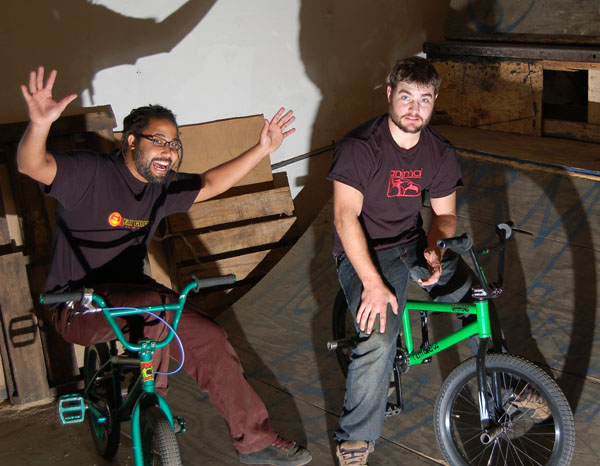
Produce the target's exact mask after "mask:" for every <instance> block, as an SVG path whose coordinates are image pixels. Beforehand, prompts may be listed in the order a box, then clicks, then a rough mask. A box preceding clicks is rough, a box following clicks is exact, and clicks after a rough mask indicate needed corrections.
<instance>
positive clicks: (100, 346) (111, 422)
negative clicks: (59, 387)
mask: <svg viewBox="0 0 600 466" xmlns="http://www.w3.org/2000/svg"><path fill="white" fill-rule="evenodd" d="M109 359H110V351H109V349H108V344H107V343H97V344H95V345H91V346H87V347H86V348H85V351H84V366H83V373H84V381H85V384H86V386H88V384H89V383H90V382H91V378H92V377H93V375H94V373H95V372H96V370H97V369H98V368H99V367H100V366H102V365H103V364H104V363H105V362H106V361H108V360H109ZM111 381H112V377H109V376H107V377H106V378H102V380H101V381H100V382H99V383H97V384H93V385H92V388H91V389H90V390H88V392H87V396H88V397H92V398H94V399H93V400H90V401H91V402H94V403H97V404H103V403H105V405H106V421H105V422H102V423H98V422H97V420H96V419H95V417H94V415H93V413H92V411H91V410H88V414H87V417H88V424H89V427H90V433H91V435H92V439H93V440H94V445H95V446H96V450H97V451H98V453H99V454H100V456H102V457H104V458H106V459H112V458H114V456H115V455H116V454H117V451H118V449H119V445H120V443H121V423H120V421H118V420H116V419H115V417H114V416H113V414H114V413H115V412H116V408H117V405H116V399H115V396H116V394H115V388H114V385H113V384H112V383H111ZM102 385H103V386H104V394H99V393H98V391H97V390H96V388H98V387H99V386H102Z"/></svg>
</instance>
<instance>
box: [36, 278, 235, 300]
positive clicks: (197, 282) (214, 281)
mask: <svg viewBox="0 0 600 466" xmlns="http://www.w3.org/2000/svg"><path fill="white" fill-rule="evenodd" d="M236 280H237V278H236V276H235V275H234V274H232V273H230V274H228V275H223V276H220V277H209V278H197V277H195V276H193V277H192V281H191V282H190V283H189V284H188V285H187V286H186V287H185V288H186V290H187V291H186V292H185V294H186V295H187V293H188V292H189V291H193V292H194V293H198V292H199V291H200V290H201V289H202V288H211V287H213V286H222V285H232V284H233V283H235V282H236ZM188 287H189V289H187V288H188ZM92 293H93V290H79V291H67V292H64V293H43V294H41V295H40V303H42V304H59V303H66V302H69V301H83V299H84V298H85V296H86V294H88V295H89V294H92Z"/></svg>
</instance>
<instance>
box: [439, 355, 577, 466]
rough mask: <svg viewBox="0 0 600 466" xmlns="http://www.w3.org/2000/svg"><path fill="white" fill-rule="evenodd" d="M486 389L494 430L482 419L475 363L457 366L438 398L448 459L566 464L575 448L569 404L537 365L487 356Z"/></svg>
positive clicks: (457, 461)
mask: <svg viewBox="0 0 600 466" xmlns="http://www.w3.org/2000/svg"><path fill="white" fill-rule="evenodd" d="M486 387H487V394H488V399H489V401H490V407H489V409H490V415H491V417H492V421H493V428H492V429H491V430H490V432H488V433H484V432H483V430H482V428H481V424H480V419H479V408H478V401H477V400H478V387H477V374H476V364H475V359H474V358H472V359H469V360H467V361H465V362H464V363H462V364H461V365H460V366H458V367H457V368H456V369H454V371H452V373H451V374H450V375H449V376H448V378H447V379H446V380H445V381H444V383H443V384H442V387H441V389H440V392H439V394H438V397H437V400H436V404H435V411H434V424H435V433H436V437H437V440H438V443H439V445H440V448H441V450H442V453H443V455H444V457H445V458H446V460H447V461H448V462H449V463H450V464H452V465H457V466H459V465H460V466H465V465H474V464H485V465H490V466H492V465H506V466H507V465H519V466H521V465H554V466H566V465H568V464H569V463H570V462H571V459H572V457H573V452H574V449H575V425H574V421H573V414H572V412H571V408H570V407H569V403H568V402H567V399H566V398H565V396H564V394H563V392H562V391H561V389H560V388H559V387H558V385H557V384H556V382H554V380H553V379H552V378H550V377H549V376H548V374H546V373H545V372H544V371H543V370H541V369H540V368H539V367H537V366H536V365H535V364H533V363H531V362H529V361H527V360H525V359H522V358H519V357H517V356H512V355H507V354H494V355H488V356H487V357H486Z"/></svg>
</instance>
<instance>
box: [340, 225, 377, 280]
mask: <svg viewBox="0 0 600 466" xmlns="http://www.w3.org/2000/svg"><path fill="white" fill-rule="evenodd" d="M335 227H336V231H337V233H338V236H339V237H340V241H341V242H342V246H343V247H344V252H345V253H346V256H347V257H348V260H349V261H350V263H351V264H352V266H353V267H354V270H355V271H356V274H357V275H358V277H359V278H360V280H361V282H362V283H363V285H365V284H368V283H372V282H374V281H375V282H377V281H381V275H380V274H379V272H378V270H377V268H376V267H375V264H374V263H373V260H372V259H371V255H370V253H369V248H368V245H367V238H366V236H365V234H364V231H363V229H362V226H361V224H360V222H359V221H358V218H351V217H349V216H345V217H342V216H339V217H338V218H336V221H335Z"/></svg>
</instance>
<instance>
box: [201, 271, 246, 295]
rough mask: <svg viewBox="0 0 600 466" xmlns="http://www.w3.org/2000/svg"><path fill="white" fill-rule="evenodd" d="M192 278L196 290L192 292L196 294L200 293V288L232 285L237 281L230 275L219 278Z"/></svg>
mask: <svg viewBox="0 0 600 466" xmlns="http://www.w3.org/2000/svg"><path fill="white" fill-rule="evenodd" d="M192 278H193V280H194V281H195V282H196V288H194V292H196V293H198V291H200V289H201V288H210V287H212V286H220V285H232V284H233V283H235V282H236V281H237V277H236V276H235V275H234V274H232V273H230V274H227V275H223V276H221V277H210V278H197V277H192Z"/></svg>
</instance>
